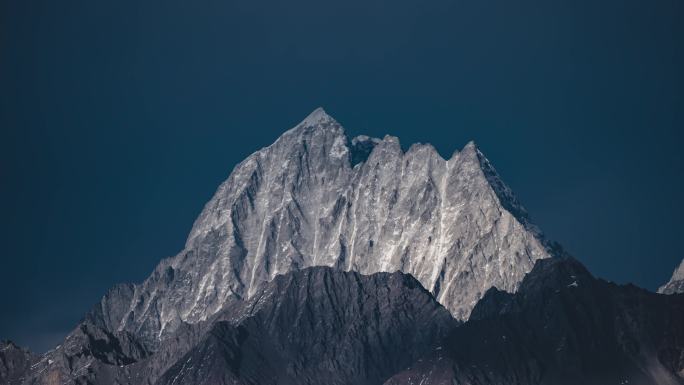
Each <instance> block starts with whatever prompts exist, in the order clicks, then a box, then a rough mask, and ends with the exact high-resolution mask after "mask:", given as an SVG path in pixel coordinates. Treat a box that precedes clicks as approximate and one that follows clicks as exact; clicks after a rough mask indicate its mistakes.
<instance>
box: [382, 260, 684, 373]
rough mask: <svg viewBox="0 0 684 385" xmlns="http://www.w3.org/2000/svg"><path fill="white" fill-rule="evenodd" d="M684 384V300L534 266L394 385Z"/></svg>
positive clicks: (576, 270)
mask: <svg viewBox="0 0 684 385" xmlns="http://www.w3.org/2000/svg"><path fill="white" fill-rule="evenodd" d="M419 383H420V384H423V385H428V384H452V383H455V384H473V385H475V384H491V385H495V384H496V385H504V384H505V385H509V384H518V385H528V384H529V385H531V384H540V385H541V384H548V385H566V384H567V385H571V384H573V385H574V384H585V385H593V384H595V385H604V384H632V385H647V384H682V383H684V295H669V296H667V295H659V294H654V293H651V292H648V291H646V290H643V289H640V288H638V287H636V286H632V285H626V286H619V285H615V284H613V283H609V282H606V281H603V280H600V279H596V278H594V277H592V276H591V274H590V273H589V272H588V271H587V270H586V268H585V267H584V266H582V265H581V264H580V263H579V262H577V261H576V260H574V259H572V258H553V259H547V260H540V261H537V263H536V265H535V267H534V269H533V270H532V271H531V272H530V273H529V274H528V275H527V276H526V277H525V279H524V280H523V283H522V285H521V287H520V290H519V291H518V292H517V293H516V294H509V293H505V292H501V291H498V290H496V289H491V290H490V291H489V292H488V293H487V294H486V295H485V297H484V298H483V299H482V300H481V301H480V302H479V303H478V304H477V306H476V307H475V309H474V310H473V314H472V317H471V319H470V320H469V321H468V322H467V323H465V324H464V325H463V326H462V327H459V328H457V329H455V330H454V331H453V333H451V335H450V336H449V337H448V338H447V339H446V340H445V341H444V344H443V345H442V346H440V347H438V348H435V349H434V350H433V351H432V352H431V353H430V354H428V355H426V356H425V357H422V359H419V360H417V361H416V362H415V363H414V364H413V365H412V366H411V367H410V368H409V369H407V370H405V371H402V372H401V373H399V374H397V375H395V376H394V377H393V378H392V379H391V380H389V381H387V383H386V384H387V385H399V384H419Z"/></svg>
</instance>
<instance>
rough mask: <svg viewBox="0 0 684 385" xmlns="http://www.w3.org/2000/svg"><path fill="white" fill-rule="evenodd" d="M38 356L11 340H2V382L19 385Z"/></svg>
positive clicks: (0, 347)
mask: <svg viewBox="0 0 684 385" xmlns="http://www.w3.org/2000/svg"><path fill="white" fill-rule="evenodd" d="M37 360H38V357H37V356H36V355H34V354H32V353H31V352H29V351H28V350H26V349H22V348H20V347H18V346H17V345H15V344H14V343H13V342H11V341H0V384H6V385H19V384H21V383H22V382H23V380H24V377H25V376H26V374H27V373H28V372H29V370H30V368H31V365H33V363H34V362H36V361H37Z"/></svg>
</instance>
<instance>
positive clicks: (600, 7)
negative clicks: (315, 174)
mask: <svg viewBox="0 0 684 385" xmlns="http://www.w3.org/2000/svg"><path fill="white" fill-rule="evenodd" d="M683 68H684V2H682V1H681V0H662V1H647V0H641V1H635V0H572V1H570V0H567V1H556V0H537V1H528V0H521V1H510V0H471V1H449V0H430V1H417V0H413V1H407V0H393V1H379V0H363V1H360V0H345V1H326V0H316V1H314V0H309V1H300V0H291V1H278V2H275V1H273V2H268V1H263V0H240V1H231V0H195V1H179V0H165V1H139V0H117V1H101V0H78V1H74V0H65V1H54V0H25V1H20V0H0V135H1V136H0V178H1V182H0V210H1V211H0V213H1V215H2V220H1V221H0V226H2V228H0V244H1V245H2V251H1V252H0V272H1V279H0V338H10V339H13V340H15V341H16V342H18V343H19V344H22V345H26V346H29V347H31V348H33V349H35V350H38V351H42V350H45V349H47V348H49V347H52V346H54V345H56V344H57V343H58V342H59V340H60V339H61V338H63V337H64V335H65V334H66V333H67V332H68V331H69V330H70V329H71V328H73V327H74V326H75V325H76V323H77V321H78V320H79V319H80V317H81V316H82V315H83V313H84V312H85V311H87V310H88V309H89V308H90V306H92V304H94V303H95V302H97V301H98V300H99V298H100V297H101V295H103V294H104V293H105V291H106V290H107V288H108V287H110V286H111V285H112V284H114V283H116V282H123V281H131V282H138V281H141V280H143V279H144V278H145V277H146V276H147V275H148V274H149V273H150V272H151V270H152V269H153V267H154V266H155V264H156V263H157V261H158V260H159V259H161V258H162V257H166V256H171V255H174V254H175V253H176V252H178V251H180V249H181V248H182V246H183V244H184V241H185V236H186V235H187V232H188V231H189V229H190V227H191V225H192V222H193V220H194V219H195V216H196V215H198V214H199V212H200V210H201V208H202V206H203V205H204V203H205V202H206V201H207V200H208V199H209V198H210V197H211V195H212V193H213V192H214V189H215V188H216V187H217V186H218V184H219V183H220V182H221V181H222V180H224V179H225V178H226V177H227V176H228V174H229V173H230V171H231V169H232V168H233V166H234V165H235V164H236V163H237V162H239V161H240V160H242V159H243V158H244V157H246V156H247V155H248V154H250V153H252V152H253V151H255V150H257V149H259V148H260V147H263V146H266V145H268V144H270V143H271V142H273V141H274V140H275V139H276V138H277V137H278V136H279V135H280V133H282V132H283V131H284V130H286V129H288V128H290V127H292V126H294V125H295V124H296V123H297V122H298V121H300V120H301V119H302V118H304V117H305V116H306V115H307V114H308V113H309V112H311V110H313V109H314V108H316V107H318V106H323V107H324V108H325V109H326V110H327V111H328V113H330V114H331V115H333V116H334V117H336V118H337V119H338V120H339V121H340V122H341V123H342V124H343V125H344V126H345V127H346V129H347V132H348V133H349V134H350V135H358V134H362V133H364V134H369V135H374V136H382V135H384V134H386V133H388V134H392V135H396V136H399V137H400V138H401V141H402V144H403V145H404V146H405V147H408V146H409V145H410V144H411V143H413V142H430V143H433V144H434V145H435V146H436V147H437V149H438V150H439V151H440V152H441V153H442V154H443V155H444V156H448V155H450V154H451V153H452V152H453V151H454V150H455V149H460V148H462V147H463V145H465V143H466V142H467V141H468V140H470V139H474V140H475V141H476V142H477V143H478V144H479V146H480V147H481V149H482V151H483V152H484V153H485V154H486V155H487V156H488V158H489V159H490V160H491V161H492V163H493V164H494V165H495V167H496V168H497V169H498V170H499V172H500V174H501V175H502V177H503V178H504V180H505V181H506V182H507V183H508V184H509V185H510V186H511V187H512V188H513V190H514V191H515V192H516V193H517V195H518V196H519V198H520V199H521V200H522V202H523V203H524V204H525V205H526V207H527V208H528V210H529V211H530V213H531V215H532V218H533V220H535V222H536V223H538V224H539V225H540V227H541V228H542V229H543V230H544V231H545V232H546V234H547V235H548V236H549V237H550V238H551V239H553V240H556V241H559V242H560V243H561V244H562V245H564V246H565V247H566V248H567V249H568V250H569V251H570V252H571V253H573V254H574V255H575V256H576V257H577V258H578V259H580V260H581V261H582V262H584V263H585V264H586V265H587V266H588V267H589V268H590V269H591V270H592V271H593V272H594V274H596V275H597V276H600V277H603V278H605V279H609V280H612V281H616V282H620V283H626V282H633V283H635V284H637V285H640V286H642V287H645V288H647V289H650V290H654V289H655V288H656V287H657V286H659V285H660V284H662V283H663V282H664V281H666V280H668V279H669V277H670V274H671V273H672V270H673V269H674V267H675V265H677V263H678V262H679V261H680V260H681V259H682V258H683V257H684V252H682V249H681V247H680V243H681V236H682V230H684V225H683V224H682V218H683V217H684V209H683V207H682V194H681V191H682V188H683V187H684V180H683V177H682V176H683V175H684V172H683V171H684V170H683V166H684V161H683V159H682V151H681V146H682V137H683V136H684V135H683V134H682V130H683V128H684V79H683V78H684V71H683V70H682V69H683Z"/></svg>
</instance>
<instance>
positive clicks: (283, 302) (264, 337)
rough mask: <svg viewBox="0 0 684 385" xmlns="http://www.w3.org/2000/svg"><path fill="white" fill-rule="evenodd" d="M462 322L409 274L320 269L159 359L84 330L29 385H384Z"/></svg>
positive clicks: (224, 317)
mask: <svg viewBox="0 0 684 385" xmlns="http://www.w3.org/2000/svg"><path fill="white" fill-rule="evenodd" d="M457 324H458V323H457V322H456V321H455V320H454V319H453V318H452V317H451V315H450V314H449V312H448V311H447V310H446V309H445V308H444V307H442V306H441V305H440V304H439V303H437V301H435V299H434V298H433V296H432V295H431V294H430V293H429V292H428V291H427V290H425V289H424V288H423V287H422V286H421V285H420V283H419V282H418V281H416V280H415V279H414V278H413V277H411V276H410V275H406V274H403V273H399V272H397V273H377V274H373V275H369V276H364V275H361V274H358V273H353V272H342V271H338V270H334V269H332V268H327V267H313V268H307V269H304V270H300V271H294V272H291V273H288V274H286V275H281V276H278V277H276V279H275V280H273V281H272V282H270V283H268V284H267V285H266V286H265V287H264V289H263V290H262V291H261V292H260V293H259V294H258V295H257V296H255V297H254V298H253V299H252V300H250V301H245V302H242V301H236V302H234V303H232V304H231V306H229V307H228V308H227V309H226V310H225V311H223V312H221V313H220V314H219V315H218V316H217V317H216V318H214V319H211V320H207V321H206V322H204V323H202V324H200V325H186V327H184V328H181V329H179V331H178V332H177V333H176V334H175V335H174V336H173V337H172V338H169V339H167V340H165V341H164V342H163V343H162V345H161V348H160V349H159V350H158V351H157V352H155V353H154V354H149V353H147V352H145V351H144V350H141V349H140V346H139V345H138V344H136V343H135V341H134V340H131V336H130V335H128V334H123V333H122V334H119V335H114V334H108V333H106V332H103V331H102V330H100V329H97V328H95V329H93V326H92V325H91V324H88V323H87V322H86V323H84V324H82V325H81V326H79V328H77V329H76V330H75V331H74V332H73V333H72V334H71V335H70V337H69V338H67V342H66V343H65V345H63V346H61V347H60V348H58V349H56V350H55V351H52V352H49V353H48V354H47V355H46V356H44V357H43V358H42V360H41V361H40V362H39V363H38V364H37V365H35V367H34V369H33V370H31V371H29V372H28V373H27V374H26V376H27V377H28V380H27V382H26V383H29V384H53V383H60V384H61V383H77V384H85V383H91V384H114V383H116V384H176V385H177V384H211V385H217V384H380V383H382V382H383V381H384V380H386V379H387V378H389V377H390V376H391V375H392V374H394V373H396V372H397V371H399V370H401V369H403V368H405V367H407V366H408V365H409V364H410V363H412V362H413V361H414V360H416V359H418V357H420V356H421V355H422V354H426V353H427V352H429V351H430V350H431V349H433V348H434V347H435V346H437V344H438V342H439V341H440V340H441V339H442V338H444V337H445V336H446V335H447V334H448V332H449V331H450V330H452V329H453V328H454V327H455V326H456V325H457Z"/></svg>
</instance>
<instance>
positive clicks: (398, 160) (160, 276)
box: [90, 109, 552, 350]
mask: <svg viewBox="0 0 684 385" xmlns="http://www.w3.org/2000/svg"><path fill="white" fill-rule="evenodd" d="M551 254H552V250H551V247H550V246H549V244H548V242H546V241H545V240H544V238H543V236H542V235H541V232H540V231H539V230H538V228H537V227H535V226H534V225H533V224H532V223H531V222H530V221H529V217H528V215H527V212H526V211H525V209H524V208H523V207H522V205H521V204H520V203H519V202H518V200H517V199H516V198H515V196H514V195H513V193H512V192H511V190H510V189H509V188H508V187H506V185H505V184H504V183H503V182H502V181H501V179H500V178H499V176H498V174H497V173H496V171H495V170H494V168H493V167H492V166H491V164H490V163H489V161H488V160H487V159H486V158H485V157H484V155H483V154H482V153H481V152H480V151H479V150H478V149H477V147H476V146H475V145H474V143H472V142H471V143H469V144H468V145H466V146H465V147H464V148H463V150H461V151H460V152H455V153H454V154H453V156H452V157H451V158H450V159H448V160H445V159H443V158H442V157H441V156H440V155H439V154H438V153H437V151H436V150H435V149H434V148H433V147H432V146H430V145H424V144H415V145H413V146H411V147H410V148H409V150H408V151H406V152H404V151H402V149H401V146H400V145H399V141H398V139H397V138H395V137H391V136H386V137H385V138H383V139H374V138H368V137H357V138H354V139H352V140H349V138H347V137H346V135H345V134H344V129H343V128H342V126H341V125H340V124H339V123H338V122H337V121H335V120H334V119H333V118H332V117H330V116H329V115H327V114H326V113H325V112H324V111H323V110H322V109H317V110H316V111H314V112H313V113H311V114H310V115H309V116H308V117H307V118H306V119H304V121H302V122H301V123H300V124H298V125H297V126H296V127H294V128H293V129H291V130H289V131H287V132H285V133H284V134H283V135H282V136H281V137H280V138H278V140H276V142H275V143H273V144H272V145H270V146H268V147H265V148H263V149H261V150H259V151H257V152H255V153H254V154H252V155H250V156H249V157H247V159H245V160H244V161H243V162H241V163H240V164H238V165H237V166H236V167H235V169H234V170H233V172H232V173H231V174H230V176H229V178H228V179H227V180H226V181H225V182H224V183H222V184H221V185H220V186H219V188H218V190H217V191H216V193H215V195H214V196H213V198H212V199H211V200H210V201H209V202H208V203H207V204H206V206H205V208H204V210H203V211H202V213H201V214H200V216H199V217H198V219H197V220H196V221H195V224H194V226H193V228H192V230H191V232H190V234H189V236H188V239H187V242H186V246H185V249H184V250H183V251H182V252H181V253H179V254H178V255H177V256H175V257H173V258H169V259H166V260H163V261H162V262H161V263H160V264H159V265H158V266H157V268H156V269H155V271H154V272H153V273H152V275H151V276H150V277H149V278H148V279H147V280H146V281H144V282H143V283H141V284H139V285H121V286H117V287H115V288H114V289H113V290H111V291H110V292H109V293H108V294H107V296H105V298H104V299H103V300H102V302H101V304H100V306H98V307H97V308H96V309H94V311H93V312H91V314H90V319H91V320H92V321H93V322H94V323H95V324H96V325H98V326H99V327H101V328H103V329H105V330H109V331H117V332H121V331H127V332H129V333H131V334H133V335H135V336H137V337H138V338H139V339H140V340H141V341H143V343H144V344H145V346H146V348H147V349H149V350H155V349H156V347H157V346H158V344H159V342H160V341H162V340H163V338H164V337H165V336H167V335H170V334H172V333H173V332H174V331H175V330H176V328H178V327H180V325H183V324H184V323H190V324H193V323H198V322H202V321H205V320H207V319H209V318H211V317H212V316H213V315H214V314H216V313H218V312H219V311H221V309H223V307H224V306H225V305H226V304H227V303H229V302H230V301H231V300H233V299H249V298H251V297H252V296H253V295H254V293H256V292H258V290H259V288H260V285H262V284H263V283H264V282H268V281H270V280H272V279H273V278H274V277H275V276H276V275H278V274H284V273H287V272H288V271H291V270H297V269H301V268H305V267H309V266H330V267H335V268H337V269H340V270H344V271H358V272H360V273H363V274H372V273H375V272H383V271H389V272H392V271H397V270H398V271H402V272H405V273H409V274H411V275H413V276H414V277H416V278H417V279H418V280H419V281H420V282H421V284H422V285H423V286H424V287H426V288H427V289H428V290H430V291H431V292H432V293H433V294H434V295H435V297H436V298H437V299H438V301H439V302H440V303H442V304H443V305H444V306H445V307H446V308H447V309H449V311H450V312H451V313H452V314H453V315H454V316H455V317H456V318H457V319H460V320H465V319H467V317H468V315H469V313H470V311H471V309H472V308H473V306H474V305H475V303H476V302H477V300H478V299H479V298H480V297H481V296H482V295H484V293H485V292H486V291H487V289H489V288H490V287H492V286H495V287H498V288H500V289H502V290H507V291H515V290H516V288H517V285H518V284H519V282H520V281H521V280H522V278H523V276H524V275H525V273H526V272H527V271H529V270H530V269H531V268H532V266H533V264H534V261H535V260H537V259H540V258H547V257H549V256H550V255H551Z"/></svg>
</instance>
